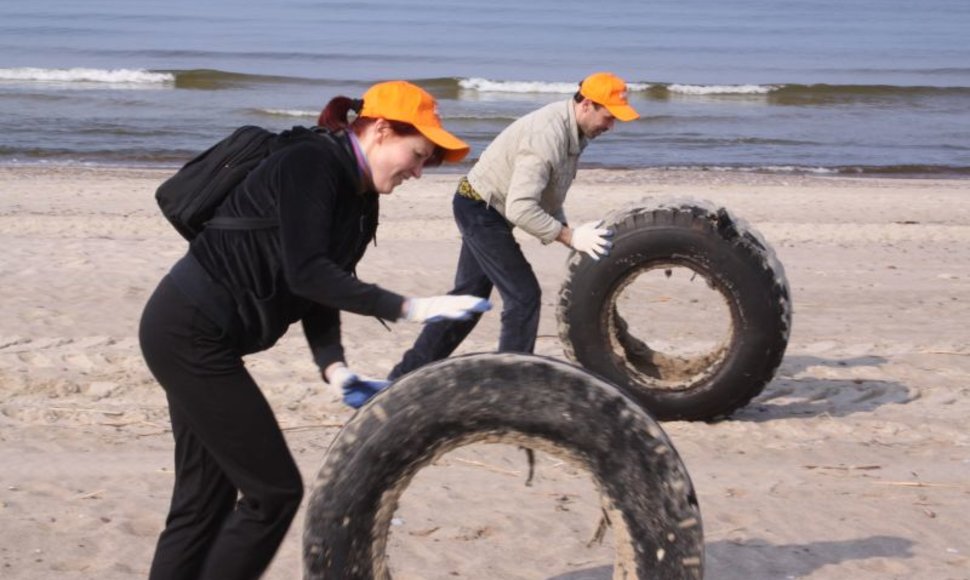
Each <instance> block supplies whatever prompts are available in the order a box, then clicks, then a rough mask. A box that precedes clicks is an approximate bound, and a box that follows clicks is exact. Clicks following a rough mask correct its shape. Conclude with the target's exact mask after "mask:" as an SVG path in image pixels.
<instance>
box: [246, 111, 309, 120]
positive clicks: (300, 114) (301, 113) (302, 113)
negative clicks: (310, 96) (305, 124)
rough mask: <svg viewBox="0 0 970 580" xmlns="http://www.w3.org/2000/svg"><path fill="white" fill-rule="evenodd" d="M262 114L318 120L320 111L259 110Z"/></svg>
mask: <svg viewBox="0 0 970 580" xmlns="http://www.w3.org/2000/svg"><path fill="white" fill-rule="evenodd" d="M258 112H260V113H262V114H264V115H270V116H273V117H312V118H314V119H315V118H317V117H318V116H319V115H320V111H303V110H300V109H259V111H258Z"/></svg>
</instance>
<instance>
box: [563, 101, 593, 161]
mask: <svg viewBox="0 0 970 580" xmlns="http://www.w3.org/2000/svg"><path fill="white" fill-rule="evenodd" d="M565 104H566V126H567V127H569V154H570V155H579V154H580V153H582V152H583V149H585V148H586V145H588V144H589V139H587V138H586V137H585V136H580V134H579V122H578V121H577V120H576V106H575V105H574V104H573V100H572V99H571V98H570V99H568V100H567V101H566V103H565Z"/></svg>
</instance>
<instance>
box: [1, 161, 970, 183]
mask: <svg viewBox="0 0 970 580" xmlns="http://www.w3.org/2000/svg"><path fill="white" fill-rule="evenodd" d="M186 161H188V160H186ZM181 166H182V164H175V165H171V166H156V165H148V164H146V165H140V164H137V163H132V164H122V163H119V164H97V163H70V162H68V163H51V164H47V163H40V162H30V163H23V162H12V163H0V171H5V170H11V171H37V172H41V173H43V172H45V171H53V172H64V171H82V172H83V171H107V172H113V171H119V172H132V171H134V172H146V173H156V172H157V173H159V174H161V175H166V174H167V175H171V174H172V173H174V172H175V171H177V170H178V169H179V168H180V167H181ZM910 167H912V166H900V169H899V170H897V169H896V168H895V167H865V168H855V167H836V168H830V167H790V166H782V167H747V166H734V165H705V166H687V165H685V166H664V167H636V166H619V165H618V166H609V167H607V166H603V165H600V164H583V163H580V165H579V172H580V173H589V172H599V171H605V172H621V173H648V174H655V175H676V174H685V175H687V176H688V177H697V176H703V175H708V174H711V175H720V174H725V175H731V176H743V175H755V176H776V177H778V178H785V177H833V178H848V179H855V178H859V179H913V180H937V179H941V180H968V179H970V167H954V168H949V167H931V168H929V169H931V171H925V170H923V171H921V170H919V169H912V170H910V169H909V168H910ZM470 168H471V164H469V163H462V164H459V165H458V166H442V167H437V168H433V169H432V170H429V171H428V172H427V173H425V175H463V174H464V173H466V172H467V170H468V169H470ZM163 179H164V177H163Z"/></svg>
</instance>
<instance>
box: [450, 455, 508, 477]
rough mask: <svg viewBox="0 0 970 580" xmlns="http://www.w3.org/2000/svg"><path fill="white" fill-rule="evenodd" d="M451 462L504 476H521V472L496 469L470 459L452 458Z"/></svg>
mask: <svg viewBox="0 0 970 580" xmlns="http://www.w3.org/2000/svg"><path fill="white" fill-rule="evenodd" d="M452 461H455V462H456V463H464V464H465V465H471V466H472V467H481V468H482V469H487V470H489V471H494V472H495V473H502V474H504V475H521V472H519V471H516V470H514V469H505V468H502V467H496V466H494V465H489V464H487V463H482V462H481V461H472V460H471V459H462V458H460V457H453V458H452Z"/></svg>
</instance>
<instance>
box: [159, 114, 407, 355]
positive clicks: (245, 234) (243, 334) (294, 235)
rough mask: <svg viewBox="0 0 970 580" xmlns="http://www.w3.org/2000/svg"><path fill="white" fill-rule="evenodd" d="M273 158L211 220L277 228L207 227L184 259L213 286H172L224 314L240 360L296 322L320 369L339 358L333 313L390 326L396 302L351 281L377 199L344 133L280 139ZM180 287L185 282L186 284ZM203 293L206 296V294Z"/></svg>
mask: <svg viewBox="0 0 970 580" xmlns="http://www.w3.org/2000/svg"><path fill="white" fill-rule="evenodd" d="M284 137H292V138H294V142H293V143H292V144H289V145H287V146H285V147H283V148H282V149H281V150H279V151H277V152H275V153H274V154H272V155H271V156H270V157H268V158H267V159H266V160H265V161H263V162H262V163H261V164H260V165H259V166H258V167H257V168H256V169H254V170H253V171H252V172H251V173H250V174H249V175H248V176H247V177H246V179H245V180H244V181H243V182H242V183H241V184H240V185H239V186H238V187H236V189H235V190H234V191H233V192H232V193H231V194H230V195H229V197H228V198H227V199H226V201H225V202H224V203H223V204H222V206H220V208H219V209H218V210H217V211H216V216H217V217H276V218H277V219H278V221H279V226H278V227H276V228H266V229H255V230H226V229H217V228H206V229H205V230H203V232H202V233H201V234H199V236H198V237H196V238H195V239H194V240H192V244H191V246H190V248H189V254H190V256H188V257H187V259H189V260H191V259H193V258H194V260H195V261H196V262H197V263H198V265H201V267H202V268H203V269H204V270H205V272H206V273H207V274H208V275H209V276H208V277H209V278H210V279H211V281H213V282H215V283H216V284H215V286H212V285H210V287H209V288H208V289H206V288H205V286H206V285H205V284H200V283H199V281H198V280H194V281H187V280H185V279H186V278H187V276H185V274H184V272H183V274H182V275H181V276H179V275H178V272H177V270H178V267H176V268H175V269H173V277H174V278H175V279H176V283H179V282H180V280H179V278H180V277H181V278H182V281H181V283H179V286H180V287H182V288H183V290H185V289H186V287H189V291H188V293H189V294H191V295H194V297H195V298H196V303H197V304H200V306H203V307H204V309H213V308H215V309H219V308H222V309H223V310H222V311H221V312H220V313H217V316H215V317H214V319H215V320H216V321H217V322H219V318H222V320H224V321H225V322H224V323H223V324H224V326H228V327H229V328H227V329H226V330H227V332H229V333H230V334H232V335H233V337H234V338H235V339H236V341H237V343H238V345H239V348H240V350H241V352H242V353H243V354H247V353H251V352H256V351H260V350H265V349H267V348H269V347H270V346H272V345H273V344H275V343H276V341H277V340H279V338H280V337H281V336H283V334H284V333H285V332H286V330H287V328H288V327H289V325H290V324H292V323H293V322H296V321H297V320H302V321H303V330H304V333H305V334H306V337H307V340H308V342H309V343H310V348H311V350H312V351H313V357H314V360H315V361H316V362H317V364H318V365H319V366H320V367H321V368H326V366H327V365H329V364H330V363H332V362H336V361H340V360H343V358H344V355H343V347H342V346H341V344H340V311H341V310H347V311H350V312H355V313H357V314H363V315H372V316H379V317H381V318H384V319H388V320H397V319H398V318H399V317H400V314H401V306H402V304H403V302H404V298H403V297H402V296H400V295H398V294H395V293H393V292H389V291H387V290H384V289H382V288H380V287H378V286H376V285H374V284H366V283H364V282H361V281H360V280H358V279H357V278H356V277H355V276H354V269H355V267H356V265H357V262H358V261H359V260H360V259H361V257H362V256H363V255H364V251H365V249H366V247H367V245H368V244H369V243H370V242H371V241H372V240H373V239H374V235H375V232H376V230H377V221H378V219H377V218H378V209H379V204H378V194H377V193H375V192H373V191H367V190H366V189H365V186H364V184H363V182H362V179H361V177H360V172H359V169H358V167H357V162H356V158H355V156H354V153H353V150H352V148H351V146H350V143H349V140H348V139H349V138H348V137H347V136H346V135H344V134H337V135H334V136H327V135H321V134H312V135H311V134H309V131H308V130H306V129H299V128H297V129H294V130H293V132H291V133H284ZM187 282H188V283H187ZM204 294H208V295H207V296H205V295H204Z"/></svg>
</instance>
